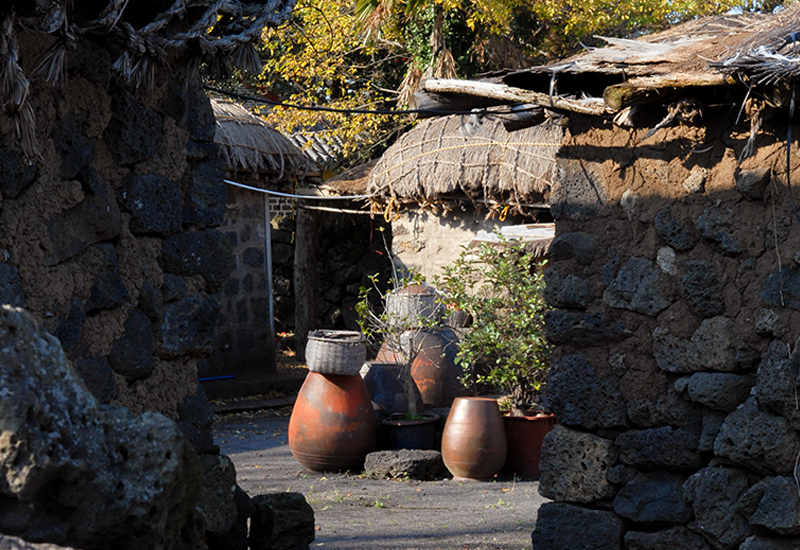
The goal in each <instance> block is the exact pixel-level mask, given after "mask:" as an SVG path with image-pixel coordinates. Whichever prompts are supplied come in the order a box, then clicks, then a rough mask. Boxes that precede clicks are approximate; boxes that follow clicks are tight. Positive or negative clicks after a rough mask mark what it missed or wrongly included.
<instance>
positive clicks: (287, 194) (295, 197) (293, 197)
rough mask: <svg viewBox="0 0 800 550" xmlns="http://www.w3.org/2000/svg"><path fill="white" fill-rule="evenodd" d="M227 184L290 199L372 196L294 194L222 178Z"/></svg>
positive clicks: (344, 198) (361, 197) (348, 198)
mask: <svg viewBox="0 0 800 550" xmlns="http://www.w3.org/2000/svg"><path fill="white" fill-rule="evenodd" d="M222 181H224V182H225V183H227V184H228V185H235V186H236V187H242V188H243V189H249V190H251V191H258V192H259V193H266V194H267V195H275V196H276V197H288V198H290V199H309V200H353V199H368V198H370V197H372V195H337V196H331V197H322V196H317V195H295V194H294V193H282V192H280V191H272V190H271V189H261V188H260V187H253V186H251V185H245V184H243V183H239V182H238V181H231V180H226V179H224V180H222Z"/></svg>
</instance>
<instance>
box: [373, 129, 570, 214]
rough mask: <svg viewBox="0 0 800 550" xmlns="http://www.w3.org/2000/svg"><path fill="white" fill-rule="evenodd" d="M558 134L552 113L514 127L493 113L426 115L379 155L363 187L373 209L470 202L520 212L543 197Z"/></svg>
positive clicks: (449, 206)
mask: <svg viewBox="0 0 800 550" xmlns="http://www.w3.org/2000/svg"><path fill="white" fill-rule="evenodd" d="M563 135H564V129H563V127H562V126H561V125H560V124H559V123H558V122H557V121H554V120H550V121H548V122H545V123H543V124H540V125H538V126H535V127H533V128H527V129H525V130H520V131H518V132H513V133H509V132H507V131H506V130H505V128H504V127H503V123H502V120H501V119H500V118H498V117H489V116H484V117H477V116H449V117H443V118H437V119H431V120H427V121H424V122H421V123H420V124H419V125H418V126H417V127H416V128H414V129H413V130H411V131H409V132H407V133H406V134H404V135H403V136H402V137H401V138H400V139H399V140H398V141H397V142H396V143H395V144H394V145H392V146H391V147H390V148H389V149H388V150H387V151H386V152H385V153H384V154H383V156H382V157H381V159H380V161H379V162H378V163H377V164H376V166H375V168H374V169H373V170H372V174H371V176H370V179H369V183H368V185H367V192H368V193H370V194H373V195H374V197H373V201H374V203H375V205H376V206H377V207H378V208H389V209H392V208H395V207H399V206H400V205H402V204H404V203H417V204H419V205H421V206H423V207H433V208H439V207H442V208H445V209H453V208H458V207H460V206H462V205H463V203H464V202H471V203H472V204H474V205H476V206H478V207H480V208H486V209H488V210H489V211H490V212H492V213H498V214H500V213H502V212H503V211H505V212H508V209H509V208H510V209H513V210H515V211H517V212H520V213H525V212H526V211H527V209H528V208H529V207H530V206H532V205H534V204H541V203H543V202H544V201H545V198H546V196H547V194H548V191H549V188H550V185H551V183H552V182H553V180H554V178H555V167H556V163H555V158H556V153H557V152H558V148H559V146H560V145H561V140H562V138H563Z"/></svg>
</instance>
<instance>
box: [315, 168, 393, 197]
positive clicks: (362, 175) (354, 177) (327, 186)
mask: <svg viewBox="0 0 800 550" xmlns="http://www.w3.org/2000/svg"><path fill="white" fill-rule="evenodd" d="M379 160H380V159H373V160H371V161H369V162H365V163H364V164H359V165H358V166H353V167H352V168H350V169H348V170H345V171H344V172H342V173H340V174H337V175H336V176H334V177H332V178H331V179H329V180H325V181H324V182H323V183H322V185H320V186H319V188H320V190H321V191H322V192H324V193H331V194H334V195H342V196H352V195H365V194H366V193H367V184H368V183H369V177H370V175H371V174H372V170H374V169H375V165H376V164H378V161H379Z"/></svg>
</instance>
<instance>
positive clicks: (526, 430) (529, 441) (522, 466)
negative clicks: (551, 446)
mask: <svg viewBox="0 0 800 550" xmlns="http://www.w3.org/2000/svg"><path fill="white" fill-rule="evenodd" d="M503 423H504V425H505V430H506V442H507V443H508V453H507V456H506V463H505V464H504V465H503V469H502V473H503V474H505V475H508V476H517V477H523V478H529V479H538V478H540V477H542V472H541V471H539V460H541V458H542V442H543V441H544V436H546V435H547V434H548V433H550V432H551V431H552V429H553V427H554V426H555V425H556V417H555V415H552V414H542V415H538V416H536V415H531V416H504V417H503Z"/></svg>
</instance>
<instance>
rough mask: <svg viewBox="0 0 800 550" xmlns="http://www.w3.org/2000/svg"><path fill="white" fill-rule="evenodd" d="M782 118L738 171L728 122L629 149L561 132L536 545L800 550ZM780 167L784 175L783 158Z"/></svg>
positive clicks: (795, 229) (629, 142) (622, 139)
mask: <svg viewBox="0 0 800 550" xmlns="http://www.w3.org/2000/svg"><path fill="white" fill-rule="evenodd" d="M726 113H727V114H726ZM660 115H663V113H653V115H652V116H653V117H654V120H653V121H652V124H650V125H649V126H648V127H652V126H653V125H655V123H656V122H657V121H658V119H659V116H660ZM785 118H786V117H783V122H781V117H780V116H775V117H773V118H772V124H771V126H770V127H769V128H768V129H766V130H765V131H762V132H761V133H760V134H759V135H758V137H757V141H756V152H755V155H754V156H753V157H750V158H748V159H746V160H745V161H744V162H743V163H742V165H741V167H740V168H739V169H737V156H738V155H739V154H740V152H741V151H742V148H743V147H744V146H745V142H746V140H747V137H748V135H749V128H748V125H747V123H746V122H744V123H741V124H739V125H736V124H735V121H734V119H735V113H734V114H730V113H729V112H727V111H726V110H717V111H713V110H711V111H708V112H705V113H704V116H703V118H702V124H701V125H688V124H687V125H680V126H678V125H676V126H674V127H669V128H664V129H661V130H660V131H658V132H657V133H656V134H655V135H653V136H652V137H650V138H647V139H645V140H641V138H642V136H643V135H644V133H646V132H645V131H633V130H627V129H623V128H619V127H615V126H612V125H610V124H604V123H598V122H597V120H593V119H590V118H582V117H574V118H573V119H572V120H571V122H570V128H569V132H568V134H567V137H566V139H565V142H564V146H563V148H562V150H561V153H560V158H559V172H558V185H557V186H556V188H555V189H553V195H552V212H553V216H554V218H555V219H556V238H555V240H554V242H553V244H552V247H551V249H550V260H551V263H550V267H549V269H548V270H547V272H546V280H547V291H546V292H547V299H548V301H549V302H550V304H552V305H553V306H554V307H555V309H554V310H553V311H551V312H549V313H548V315H547V319H546V322H547V335H548V338H549V339H550V341H551V342H552V343H554V344H555V346H556V348H555V353H554V355H553V365H552V371H551V374H550V378H549V385H548V398H549V402H550V405H551V406H552V409H553V411H554V412H555V414H556V415H557V417H558V420H559V422H560V425H559V426H558V427H557V428H556V429H555V431H554V432H552V433H551V434H550V435H548V437H547V438H546V440H545V446H544V451H543V456H542V472H543V473H542V479H541V485H540V492H541V494H542V495H544V496H546V497H548V498H550V499H552V500H553V501H554V502H552V503H547V504H545V505H544V506H543V507H542V509H541V510H540V513H539V517H538V521H537V524H536V528H535V530H534V532H533V542H534V546H535V548H536V549H537V550H553V549H568V548H593V549H601V548H602V549H608V550H617V549H622V548H626V549H629V550H631V549H637V550H639V549H654V548H659V549H661V548H683V549H687V548H688V549H710V548H714V549H720V550H732V549H737V548H741V549H749V550H752V549H755V548H770V549H772V548H797V547H800V490H798V485H797V483H796V478H795V476H796V466H797V461H798V457H800V437H798V431H797V430H798V429H800V405H798V388H797V377H796V376H797V372H798V368H797V365H798V364H800V363H798V361H800V354H798V353H797V352H795V340H797V338H798V336H800V254H798V252H800V225H799V224H798V220H797V219H796V217H795V214H794V213H793V207H792V204H793V199H792V197H791V190H790V189H789V187H787V180H786V170H785V163H786V157H785V154H786V148H785V136H786V129H787V128H786V123H785ZM698 120H699V119H698ZM790 163H791V171H792V172H791V174H792V180H793V181H797V178H798V176H800V174H798V172H797V168H798V151H797V146H796V145H792V146H791V151H790Z"/></svg>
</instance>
